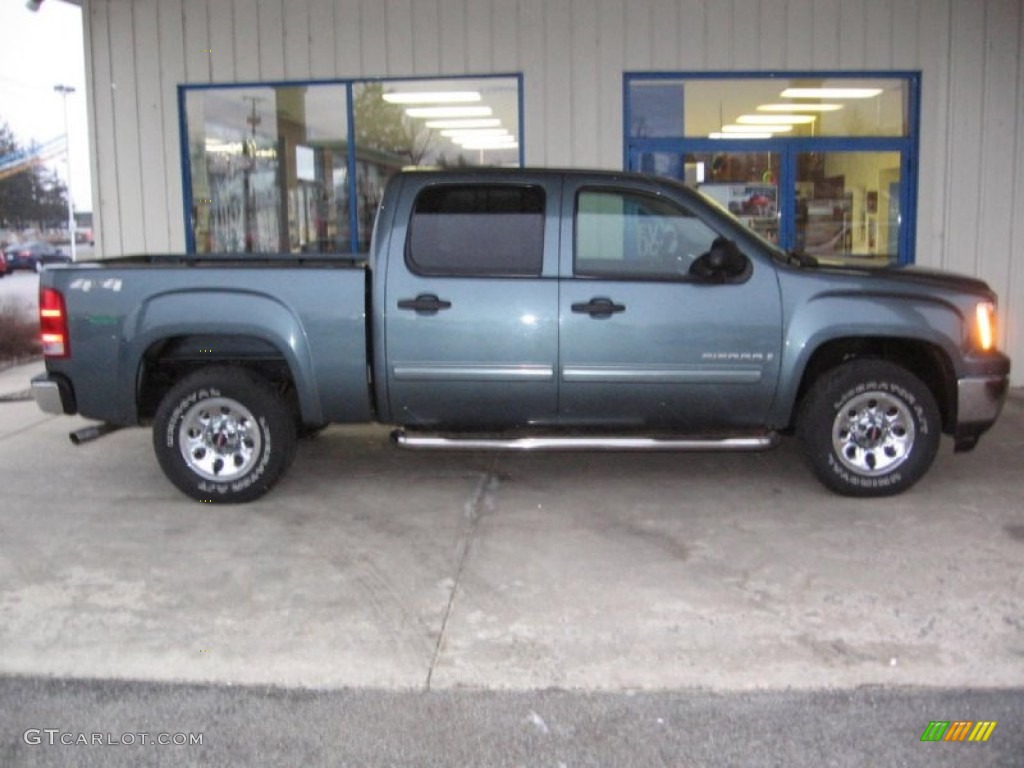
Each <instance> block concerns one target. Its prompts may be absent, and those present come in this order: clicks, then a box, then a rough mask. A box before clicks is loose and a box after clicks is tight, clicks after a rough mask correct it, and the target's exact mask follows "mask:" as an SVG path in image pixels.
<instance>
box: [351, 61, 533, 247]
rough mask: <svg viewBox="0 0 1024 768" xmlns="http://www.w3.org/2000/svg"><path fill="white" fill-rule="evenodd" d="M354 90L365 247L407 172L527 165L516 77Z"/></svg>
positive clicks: (362, 86) (412, 82)
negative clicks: (391, 186) (388, 195)
mask: <svg viewBox="0 0 1024 768" xmlns="http://www.w3.org/2000/svg"><path fill="white" fill-rule="evenodd" d="M352 90H353V113H354V115H355V118H354V119H355V141H356V143H355V147H356V152H355V155H356V189H357V205H358V220H359V242H360V245H361V246H362V248H368V247H369V237H370V231H371V230H372V227H373V218H374V215H375V213H376V210H377V204H378V203H379V202H380V197H381V195H382V194H383V192H384V185H385V184H386V183H387V180H388V179H389V178H391V176H393V175H394V174H395V173H397V172H398V171H400V170H402V169H403V168H462V167H468V166H474V165H490V166H495V165H502V166H518V165H520V150H519V86H518V83H517V81H516V80H514V79H511V78H459V79H451V80H387V81H373V82H366V83H357V84H356V85H355V86H354V87H353V89H352Z"/></svg>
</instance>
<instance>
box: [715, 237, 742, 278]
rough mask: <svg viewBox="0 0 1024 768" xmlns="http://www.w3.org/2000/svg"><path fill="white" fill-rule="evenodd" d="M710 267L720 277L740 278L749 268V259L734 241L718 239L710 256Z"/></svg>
mask: <svg viewBox="0 0 1024 768" xmlns="http://www.w3.org/2000/svg"><path fill="white" fill-rule="evenodd" d="M708 267H709V268H710V269H711V274H712V275H715V276H718V277H723V278H732V277H739V276H740V275H741V274H743V271H744V270H745V269H746V268H747V257H746V256H744V255H743V253H742V252H741V251H740V249H739V248H737V247H736V243H734V242H733V241H732V240H727V239H726V238H724V237H716V238H715V241H714V242H713V243H712V244H711V251H710V252H709V254H708Z"/></svg>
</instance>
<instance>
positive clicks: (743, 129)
mask: <svg viewBox="0 0 1024 768" xmlns="http://www.w3.org/2000/svg"><path fill="white" fill-rule="evenodd" d="M792 130H793V126H792V125H723V126H722V132H723V133H788V132H789V131H792Z"/></svg>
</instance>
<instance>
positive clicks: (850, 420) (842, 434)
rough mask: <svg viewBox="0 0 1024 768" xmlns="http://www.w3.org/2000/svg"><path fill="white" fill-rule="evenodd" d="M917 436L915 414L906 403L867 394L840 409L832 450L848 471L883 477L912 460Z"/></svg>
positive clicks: (875, 393) (833, 433) (833, 427)
mask: <svg viewBox="0 0 1024 768" xmlns="http://www.w3.org/2000/svg"><path fill="white" fill-rule="evenodd" d="M915 434H916V432H915V429H914V416H913V413H911V411H910V408H909V407H908V406H907V404H906V403H905V402H904V401H903V400H901V399H900V398H898V397H894V396H893V395H891V394H889V393H887V392H867V393H864V394H862V395H858V396H857V397H854V398H852V399H851V400H850V401H849V402H847V403H846V405H844V406H843V407H842V408H840V409H839V412H838V413H837V414H836V418H835V421H834V422H833V424H832V447H833V448H834V449H835V453H836V456H838V457H839V460H840V461H842V463H843V464H844V465H845V466H846V468H847V469H850V470H852V471H853V472H856V473H857V474H859V475H881V474H885V473H887V472H891V471H892V470H894V469H896V468H897V467H899V466H900V465H901V464H902V463H903V462H905V461H906V460H907V459H908V458H909V456H910V452H911V450H913V447H914V437H915Z"/></svg>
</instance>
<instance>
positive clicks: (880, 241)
mask: <svg viewBox="0 0 1024 768" xmlns="http://www.w3.org/2000/svg"><path fill="white" fill-rule="evenodd" d="M899 186H900V157H899V154H898V153H896V152H808V153H802V154H800V155H798V156H797V180H796V195H797V197H796V242H797V250H799V251H802V252H804V253H808V254H810V255H811V256H816V257H818V258H819V259H820V260H823V261H829V260H841V259H866V260H868V261H869V262H870V261H880V262H881V263H883V264H884V263H888V262H889V261H891V260H893V259H895V257H896V254H897V243H898V241H899V224H900V195H899Z"/></svg>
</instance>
